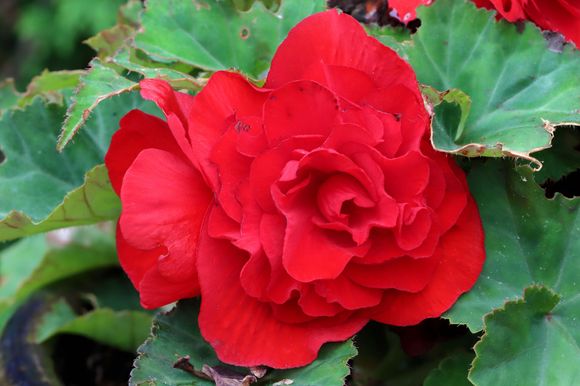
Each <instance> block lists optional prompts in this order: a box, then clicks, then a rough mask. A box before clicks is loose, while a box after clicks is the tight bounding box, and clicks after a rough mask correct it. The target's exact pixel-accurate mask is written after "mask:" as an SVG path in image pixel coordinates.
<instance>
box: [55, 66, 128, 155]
mask: <svg viewBox="0 0 580 386" xmlns="http://www.w3.org/2000/svg"><path fill="white" fill-rule="evenodd" d="M80 82H81V84H80V86H79V88H78V90H77V92H76V93H75V95H74V97H73V103H72V104H71V105H70V107H69V108H68V110H67V112H66V119H65V121H64V123H63V126H62V132H61V135H60V137H59V138H58V144H57V148H58V150H59V151H60V150H62V149H63V148H64V146H65V145H66V144H67V143H68V142H69V141H70V140H71V139H72V137H73V136H74V135H75V134H76V132H77V131H78V130H79V128H80V127H81V126H82V125H83V124H84V123H85V122H86V121H87V119H88V118H89V115H90V114H91V113H92V112H93V110H94V109H95V108H96V107H97V105H98V104H99V103H100V102H102V101H103V100H105V99H108V98H111V97H113V96H116V95H119V94H122V93H126V92H129V91H131V90H134V89H135V88H136V87H137V86H138V84H137V83H135V82H132V81H130V80H129V79H127V78H125V77H123V76H121V75H120V74H118V73H117V72H116V71H115V70H114V69H113V68H111V67H107V66H105V65H103V64H102V63H101V61H100V60H99V59H93V61H91V68H90V69H89V71H88V72H87V74H86V75H85V76H83V77H81V80H80Z"/></svg>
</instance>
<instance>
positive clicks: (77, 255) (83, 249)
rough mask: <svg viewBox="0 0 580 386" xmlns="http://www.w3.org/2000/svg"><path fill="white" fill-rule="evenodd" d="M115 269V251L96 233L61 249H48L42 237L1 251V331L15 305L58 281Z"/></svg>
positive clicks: (109, 243) (106, 240)
mask: <svg viewBox="0 0 580 386" xmlns="http://www.w3.org/2000/svg"><path fill="white" fill-rule="evenodd" d="M116 265H117V257H116V254H115V247H114V245H113V243H112V241H111V240H110V238H109V237H104V236H103V235H102V233H99V232H85V233H84V234H83V235H82V237H80V238H79V239H78V241H75V242H73V243H72V244H70V245H67V246H66V247H64V248H60V249H53V248H50V247H49V244H48V243H47V240H46V237H45V236H44V235H36V236H33V237H29V238H26V239H23V240H21V241H18V242H16V243H14V244H13V245H11V246H9V247H8V248H6V249H3V250H2V251H0V278H2V280H0V331H1V330H2V326H3V325H4V323H5V322H6V320H7V318H8V317H9V316H10V314H11V313H12V312H13V311H14V309H15V305H16V304H18V303H20V302H21V301H23V300H24V299H26V298H27V297H28V296H29V295H30V294H32V293H34V292H35V291H37V290H39V289H40V288H44V287H46V286H48V285H50V284H53V283H55V282H57V281H59V280H63V279H66V278H69V277H71V276H75V275H79V274H81V273H85V272H88V271H92V270H95V269H101V268H106V267H112V266H116Z"/></svg>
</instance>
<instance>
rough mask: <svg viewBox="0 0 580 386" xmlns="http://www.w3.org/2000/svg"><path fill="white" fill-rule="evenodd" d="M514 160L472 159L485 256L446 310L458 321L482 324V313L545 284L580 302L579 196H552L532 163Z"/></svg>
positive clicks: (474, 327) (470, 178)
mask: <svg viewBox="0 0 580 386" xmlns="http://www.w3.org/2000/svg"><path fill="white" fill-rule="evenodd" d="M512 169H513V166H512V165H511V164H510V163H509V162H504V161H499V160H494V161H491V160H488V161H487V162H485V163H483V162H477V163H475V162H474V163H473V167H472V170H471V171H470V173H469V175H468V181H469V187H470V190H471V192H472V194H473V195H474V197H475V201H476V202H477V204H478V206H479V210H480V214H481V219H482V222H483V227H484V230H485V248H486V254H487V257H486V261H485V265H484V267H483V272H482V273H481V276H480V277H479V279H478V281H477V283H476V284H475V286H474V287H473V289H472V290H471V291H469V292H468V293H466V294H464V295H463V296H462V297H461V298H460V299H459V301H458V302H457V303H456V304H455V306H454V307H453V308H452V309H451V311H449V312H448V313H447V314H446V317H447V318H449V319H450V320H451V321H452V322H453V323H456V324H467V326H468V327H469V328H470V329H471V330H472V331H478V330H480V329H481V328H482V315H484V314H487V313H488V312H490V311H491V310H493V309H495V308H497V307H499V306H501V305H502V304H503V303H504V302H505V301H506V299H515V298H517V297H519V296H520V295H521V293H522V291H523V289H524V288H525V287H528V286H529V285H531V284H533V283H540V284H542V285H545V286H547V287H550V288H551V289H553V290H555V291H557V292H558V293H559V294H560V295H561V296H562V298H563V302H570V304H575V305H576V306H578V305H579V304H580V303H579V302H580V282H579V281H578V277H580V264H578V261H577V256H578V252H579V251H580V238H579V237H578V235H579V234H580V199H579V198H576V199H573V200H569V199H566V198H564V197H562V196H560V195H557V196H556V197H555V198H554V199H553V200H548V199H546V197H545V196H544V191H543V190H542V189H541V188H540V187H539V186H538V185H537V184H536V183H535V181H534V178H533V176H532V172H531V170H530V169H529V168H528V167H520V170H519V173H518V172H516V171H514V170H512Z"/></svg>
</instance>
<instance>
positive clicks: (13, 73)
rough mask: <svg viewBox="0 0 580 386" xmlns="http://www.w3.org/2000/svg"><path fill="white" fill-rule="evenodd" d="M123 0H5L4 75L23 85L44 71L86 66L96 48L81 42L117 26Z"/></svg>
mask: <svg viewBox="0 0 580 386" xmlns="http://www.w3.org/2000/svg"><path fill="white" fill-rule="evenodd" d="M123 3H125V1H124V0H99V1H82V0H81V1H79V0H2V1H0V79H4V78H14V79H15V82H16V87H17V88H18V89H19V90H22V89H24V88H25V86H26V85H27V84H28V82H29V81H30V79H31V78H32V77H33V76H35V75H37V74H39V73H40V72H41V71H42V70H44V69H48V70H51V71H54V70H68V69H79V68H86V67H87V66H88V63H89V61H90V60H91V59H92V57H93V56H94V51H93V50H92V49H91V48H90V47H89V46H87V45H86V44H82V42H83V41H84V40H85V39H87V38H89V37H91V36H93V35H95V34H96V33H97V32H99V31H101V30H103V29H106V28H109V27H111V26H113V25H114V24H115V22H116V20H117V12H118V10H119V6H121V5H122V4H123Z"/></svg>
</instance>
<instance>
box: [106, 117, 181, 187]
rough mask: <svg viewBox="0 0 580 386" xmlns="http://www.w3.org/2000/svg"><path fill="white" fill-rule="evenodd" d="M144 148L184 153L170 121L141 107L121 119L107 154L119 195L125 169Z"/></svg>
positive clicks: (110, 176) (112, 182) (110, 175)
mask: <svg viewBox="0 0 580 386" xmlns="http://www.w3.org/2000/svg"><path fill="white" fill-rule="evenodd" d="M144 149H161V150H165V151H168V152H170V153H172V154H182V153H181V150H179V146H177V142H175V139H174V138H173V136H172V135H171V131H170V130H169V126H167V123H165V122H164V121H163V120H161V119H159V118H157V117H155V116H153V115H149V114H145V113H144V112H142V111H140V110H132V111H130V112H129V113H127V115H125V116H124V117H123V118H122V119H121V122H120V128H119V130H117V132H116V133H115V134H113V138H112V139H111V145H110V146H109V150H108V151H107V155H106V156H105V164H106V165H107V170H108V171H109V178H110V179H111V184H112V185H113V188H114V189H115V192H117V194H120V193H121V185H122V183H123V176H124V175H125V172H126V171H127V169H128V168H129V166H131V164H132V163H133V161H134V160H135V158H136V157H137V155H138V154H139V153H140V152H141V151H142V150H144Z"/></svg>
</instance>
